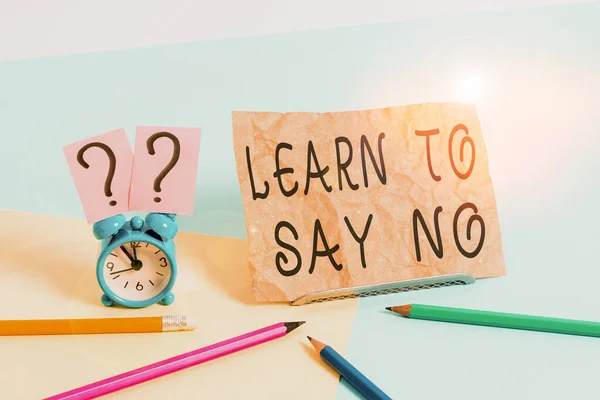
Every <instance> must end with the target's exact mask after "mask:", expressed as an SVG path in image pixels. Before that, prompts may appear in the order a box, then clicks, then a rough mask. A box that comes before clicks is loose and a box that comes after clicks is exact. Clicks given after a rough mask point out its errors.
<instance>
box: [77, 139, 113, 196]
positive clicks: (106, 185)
mask: <svg viewBox="0 0 600 400" xmlns="http://www.w3.org/2000/svg"><path fill="white" fill-rule="evenodd" d="M91 147H98V148H100V149H102V150H104V152H105V153H106V155H107V156H108V162H109V164H108V173H107V175H106V179H105V180H104V194H105V195H106V197H111V196H112V191H111V188H110V187H111V185H112V180H113V177H114V176H115V168H116V167H117V159H116V157H115V153H114V152H113V151H112V149H111V148H110V147H108V146H107V145H105V144H104V143H100V142H92V143H88V144H86V145H85V146H83V147H82V148H81V149H79V151H78V152H77V162H79V164H81V166H82V167H83V168H85V169H88V168H89V167H90V164H88V163H87V162H86V161H85V160H84V159H83V154H84V153H85V152H86V151H87V150H88V149H89V148H91ZM108 204H109V205H111V206H116V205H117V202H116V201H114V200H111V201H110V202H109V203H108Z"/></svg>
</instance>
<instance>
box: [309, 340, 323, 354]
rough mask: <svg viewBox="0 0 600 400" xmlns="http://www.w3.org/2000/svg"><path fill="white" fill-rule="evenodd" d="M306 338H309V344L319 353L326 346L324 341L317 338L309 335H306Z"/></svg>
mask: <svg viewBox="0 0 600 400" xmlns="http://www.w3.org/2000/svg"><path fill="white" fill-rule="evenodd" d="M307 338H308V340H310V344H312V346H313V347H314V348H315V350H316V351H317V353H320V352H321V350H323V348H324V347H325V346H326V345H325V343H321V342H319V341H318V340H317V339H313V338H311V337H310V336H307Z"/></svg>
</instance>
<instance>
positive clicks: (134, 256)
mask: <svg viewBox="0 0 600 400" xmlns="http://www.w3.org/2000/svg"><path fill="white" fill-rule="evenodd" d="M135 248H136V246H133V258H135V261H137V252H136V251H135Z"/></svg>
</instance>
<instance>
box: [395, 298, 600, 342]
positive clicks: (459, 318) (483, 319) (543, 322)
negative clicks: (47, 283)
mask: <svg viewBox="0 0 600 400" xmlns="http://www.w3.org/2000/svg"><path fill="white" fill-rule="evenodd" d="M386 310H390V311H393V312H395V313H397V314H400V315H402V316H404V317H408V318H414V319H424V320H429V321H440V322H453V323H457V324H469V325H482V326H493V327H497V328H510V329H522V330H528V331H539V332H551V333H562V334H567V335H580V336H594V337H600V323H598V322H590V321H578V320H573V319H561V318H550V317H538V316H532V315H522V314H507V313H501V312H493V311H479V310H467V309H463V308H450V307H439V306H428V305H424V304H406V305H403V306H396V307H386Z"/></svg>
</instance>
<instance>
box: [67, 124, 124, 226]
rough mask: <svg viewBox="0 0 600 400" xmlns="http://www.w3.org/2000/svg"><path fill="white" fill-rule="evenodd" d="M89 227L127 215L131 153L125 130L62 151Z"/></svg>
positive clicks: (90, 139)
mask: <svg viewBox="0 0 600 400" xmlns="http://www.w3.org/2000/svg"><path fill="white" fill-rule="evenodd" d="M63 152H64V154H65V157H66V158H67V163H68V165H69V169H70V170H71V176H72V177H73V180H74V181H75V187H76V188H77V193H78V194H79V199H80V201H81V203H82V205H83V209H84V212H85V216H86V218H87V221H88V223H94V222H97V221H100V220H101V219H104V218H107V217H110V216H113V215H115V214H120V213H123V212H127V211H128V210H129V204H128V202H129V183H130V180H131V168H132V164H133V153H132V151H131V145H130V144H129V141H128V140H127V135H126V134H125V130H124V129H117V130H114V131H110V132H106V133H103V134H101V135H97V136H94V137H92V138H89V139H86V140H82V141H80V142H76V143H72V144H69V145H66V146H64V147H63Z"/></svg>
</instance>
